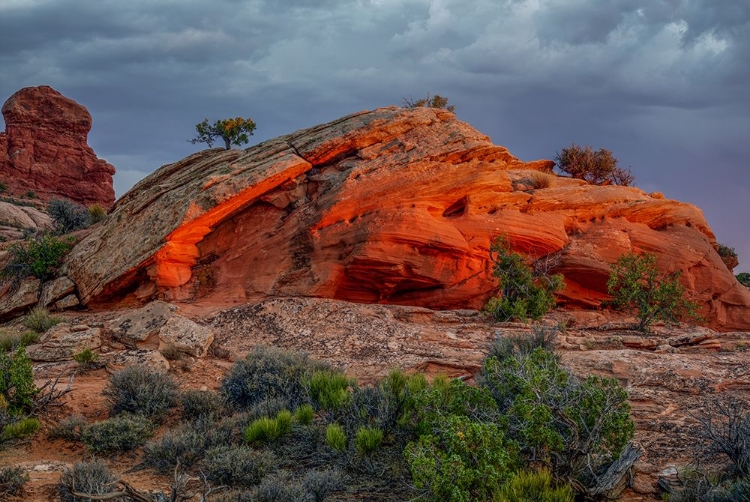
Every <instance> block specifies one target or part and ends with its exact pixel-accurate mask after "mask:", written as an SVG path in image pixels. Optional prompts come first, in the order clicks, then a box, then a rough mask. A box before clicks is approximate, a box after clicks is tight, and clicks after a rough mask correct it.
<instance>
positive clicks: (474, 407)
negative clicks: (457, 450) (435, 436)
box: [415, 377, 501, 434]
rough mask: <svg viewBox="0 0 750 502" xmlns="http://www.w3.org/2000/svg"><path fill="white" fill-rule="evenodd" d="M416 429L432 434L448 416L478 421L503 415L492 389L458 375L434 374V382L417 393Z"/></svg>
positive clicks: (487, 420)
mask: <svg viewBox="0 0 750 502" xmlns="http://www.w3.org/2000/svg"><path fill="white" fill-rule="evenodd" d="M415 409H416V412H417V417H416V418H417V421H418V426H417V431H418V432H419V433H420V434H431V433H433V432H434V431H435V428H436V425H435V424H437V423H439V422H440V421H441V420H442V419H444V418H445V417H448V416H459V417H466V418H469V419H470V420H472V421H476V422H497V421H499V420H500V419H501V416H500V414H499V411H498V408H497V404H496V403H495V400H494V399H493V398H492V394H491V393H490V392H489V390H487V389H485V388H482V387H473V386H471V385H467V384H465V383H464V382H462V381H460V380H457V379H455V378H452V379H448V378H445V377H438V378H435V379H434V380H433V382H432V385H431V386H430V387H429V388H427V389H425V390H424V391H423V392H421V393H420V394H418V395H417V396H416V404H415Z"/></svg>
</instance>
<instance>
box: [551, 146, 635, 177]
mask: <svg viewBox="0 0 750 502" xmlns="http://www.w3.org/2000/svg"><path fill="white" fill-rule="evenodd" d="M555 162H556V163H557V167H558V168H559V169H560V170H561V171H562V172H564V173H568V174H569V175H571V176H572V177H574V178H578V179H582V180H586V181H587V182H589V183H592V184H594V185H602V184H609V183H611V184H614V185H623V186H628V185H631V184H632V183H633V182H634V181H635V177H634V176H633V174H632V173H631V172H630V169H622V168H619V167H617V159H616V158H615V157H614V156H613V155H612V152H611V151H609V150H607V149H605V148H600V149H599V150H597V151H594V150H593V149H592V148H591V147H590V146H586V147H583V148H582V147H580V146H578V145H576V144H575V143H573V144H572V145H570V146H569V147H567V148H563V149H562V150H560V151H559V152H558V153H556V154H555Z"/></svg>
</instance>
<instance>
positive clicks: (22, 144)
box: [0, 86, 115, 207]
mask: <svg viewBox="0 0 750 502" xmlns="http://www.w3.org/2000/svg"><path fill="white" fill-rule="evenodd" d="M2 112H3V118H4V119H5V124H6V127H5V133H0V176H2V181H3V182H5V183H6V185H7V187H8V190H9V191H10V192H11V193H15V194H22V193H24V192H27V191H33V192H34V193H35V194H36V195H37V196H38V197H40V198H42V199H49V198H52V197H57V198H66V199H70V200H72V201H74V202H78V203H80V204H84V205H89V204H94V203H98V204H101V205H102V206H104V207H109V206H111V205H112V203H113V202H114V200H115V191H114V188H113V186H112V175H114V173H115V168H114V167H113V166H111V165H110V164H108V163H107V162H106V161H104V160H101V159H99V158H97V156H96V154H95V153H94V151H93V150H92V149H91V148H90V147H89V146H88V144H87V142H86V141H87V136H88V133H89V131H90V130H91V115H90V114H89V112H88V110H86V108H85V107H83V106H81V105H79V104H78V103H76V102H75V101H73V100H72V99H69V98H66V97H65V96H63V95H62V94H60V93H59V92H57V91H56V90H54V89H52V88H51V87H47V86H40V87H26V88H24V89H21V90H20V91H18V92H16V93H15V94H13V95H12V96H11V97H10V98H8V100H7V101H6V102H5V104H4V105H3V108H2Z"/></svg>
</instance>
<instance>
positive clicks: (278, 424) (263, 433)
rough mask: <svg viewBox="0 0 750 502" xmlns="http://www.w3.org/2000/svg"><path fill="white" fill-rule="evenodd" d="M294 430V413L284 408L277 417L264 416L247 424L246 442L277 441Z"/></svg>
mask: <svg viewBox="0 0 750 502" xmlns="http://www.w3.org/2000/svg"><path fill="white" fill-rule="evenodd" d="M291 430H292V414H291V413H290V412H289V411H288V410H282V411H280V412H279V413H278V415H276V418H268V417H262V418H259V419H257V420H253V422H252V423H251V424H250V425H248V426H247V428H246V429H245V434H244V438H245V442H247V443H268V442H271V441H275V440H277V439H278V438H280V437H281V436H282V435H284V434H288V433H289V432H290V431H291Z"/></svg>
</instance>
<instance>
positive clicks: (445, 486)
mask: <svg viewBox="0 0 750 502" xmlns="http://www.w3.org/2000/svg"><path fill="white" fill-rule="evenodd" d="M433 426H434V430H433V432H432V433H430V434H425V435H422V436H420V437H419V439H418V440H417V441H415V442H411V443H409V444H408V446H407V447H406V450H404V454H405V455H406V459H407V462H408V463H409V467H410V469H411V472H412V477H413V480H414V484H415V486H416V487H417V488H420V489H426V490H427V491H428V492H429V500H435V501H451V502H459V501H461V502H462V501H470V500H489V498H490V496H491V495H492V492H493V491H494V490H495V489H496V487H497V486H498V485H499V484H501V483H502V482H503V481H505V480H506V479H507V478H508V476H509V475H510V473H511V471H512V469H513V467H514V466H515V464H516V461H515V458H514V454H513V452H514V446H513V444H512V443H509V442H508V441H507V439H506V438H505V435H504V434H503V431H502V428H501V427H500V426H499V425H498V424H496V423H493V422H477V421H472V420H470V419H469V418H468V417H465V416H458V415H447V416H445V417H440V418H439V419H437V420H436V421H435V422H434V424H433Z"/></svg>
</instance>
